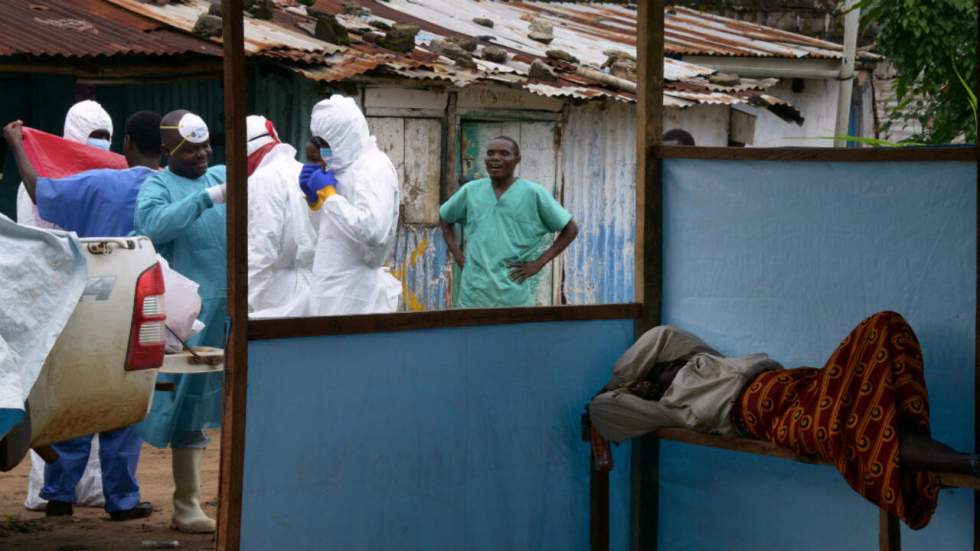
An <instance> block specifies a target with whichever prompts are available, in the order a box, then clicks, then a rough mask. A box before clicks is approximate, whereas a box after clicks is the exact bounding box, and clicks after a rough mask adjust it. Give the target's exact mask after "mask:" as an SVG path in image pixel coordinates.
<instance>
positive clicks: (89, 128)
mask: <svg viewBox="0 0 980 551" xmlns="http://www.w3.org/2000/svg"><path fill="white" fill-rule="evenodd" d="M96 130H107V131H108V132H109V140H110V141H111V140H112V117H110V116H109V113H106V111H105V109H103V108H102V106H101V105H99V104H98V103H97V102H94V101H92V100H88V99H87V100H85V101H80V102H78V103H76V104H75V105H72V106H71V109H69V110H68V114H67V115H65V132H64V135H63V136H64V138H65V139H66V140H71V141H73V142H78V143H85V141H86V140H87V139H88V137H89V134H91V133H92V132H95V131H96Z"/></svg>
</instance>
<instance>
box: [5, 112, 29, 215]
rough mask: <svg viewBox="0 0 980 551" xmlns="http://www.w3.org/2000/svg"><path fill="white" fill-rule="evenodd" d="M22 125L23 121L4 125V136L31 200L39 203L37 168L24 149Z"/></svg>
mask: <svg viewBox="0 0 980 551" xmlns="http://www.w3.org/2000/svg"><path fill="white" fill-rule="evenodd" d="M22 126H24V123H23V121H14V122H11V123H10V124H8V125H7V126H5V127H3V137H4V139H5V140H7V145H9V146H10V152H11V153H12V154H13V156H14V161H16V162H17V170H18V171H19V172H20V178H21V180H22V181H23V182H24V188H25V189H26V190H27V195H28V196H30V198H31V201H33V202H34V203H37V197H36V196H37V170H35V169H34V165H33V164H31V160H30V159H28V158H27V152H25V151H24V135H23V134H22V133H21V131H20V129H21V127H22Z"/></svg>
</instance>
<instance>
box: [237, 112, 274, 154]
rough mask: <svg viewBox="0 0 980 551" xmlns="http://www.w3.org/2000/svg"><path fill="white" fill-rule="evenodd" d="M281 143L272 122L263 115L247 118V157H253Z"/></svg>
mask: <svg viewBox="0 0 980 551" xmlns="http://www.w3.org/2000/svg"><path fill="white" fill-rule="evenodd" d="M274 141H279V135H278V134H277V133H276V129H275V128H273V126H272V123H271V121H269V119H267V118H265V117H263V116H261V115H249V116H248V117H246V118H245V156H246V157H251V156H252V153H255V152H256V151H258V150H259V149H262V148H263V147H265V146H267V145H269V144H270V143H272V142H274Z"/></svg>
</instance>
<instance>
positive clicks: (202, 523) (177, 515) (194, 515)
mask: <svg viewBox="0 0 980 551" xmlns="http://www.w3.org/2000/svg"><path fill="white" fill-rule="evenodd" d="M170 452H171V454H172V456H173V470H174V518H173V522H172V523H171V526H172V527H173V528H176V529H177V530H179V531H181V532H187V533H190V534H209V533H211V532H214V530H215V525H214V519H212V518H210V517H208V516H207V515H206V514H204V510H203V509H201V477H200V473H201V458H202V457H203V456H204V449H203V448H171V449H170Z"/></svg>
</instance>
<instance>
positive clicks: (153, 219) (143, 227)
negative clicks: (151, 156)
mask: <svg viewBox="0 0 980 551" xmlns="http://www.w3.org/2000/svg"><path fill="white" fill-rule="evenodd" d="M156 176H157V175H153V176H150V177H149V178H147V179H146V181H145V182H144V183H143V188H142V189H140V194H139V198H138V199H137V200H136V224H135V226H136V233H137V234H138V235H145V236H147V237H149V238H150V240H151V241H153V244H154V245H157V246H160V245H162V244H164V243H169V242H171V241H173V240H174V239H176V238H177V237H178V236H179V235H181V234H182V233H184V231H185V230H187V228H189V227H190V226H191V224H193V223H194V222H195V221H196V220H197V219H198V218H199V217H200V216H201V214H203V213H204V211H206V210H207V209H209V208H211V207H213V206H214V202H213V201H212V200H211V195H210V194H209V193H208V190H207V189H202V190H200V191H198V192H196V193H192V194H190V195H188V196H187V197H184V198H183V199H180V200H178V201H174V200H172V199H171V196H170V191H169V190H168V189H167V188H166V186H164V185H163V184H162V183H161V182H158V181H156Z"/></svg>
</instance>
